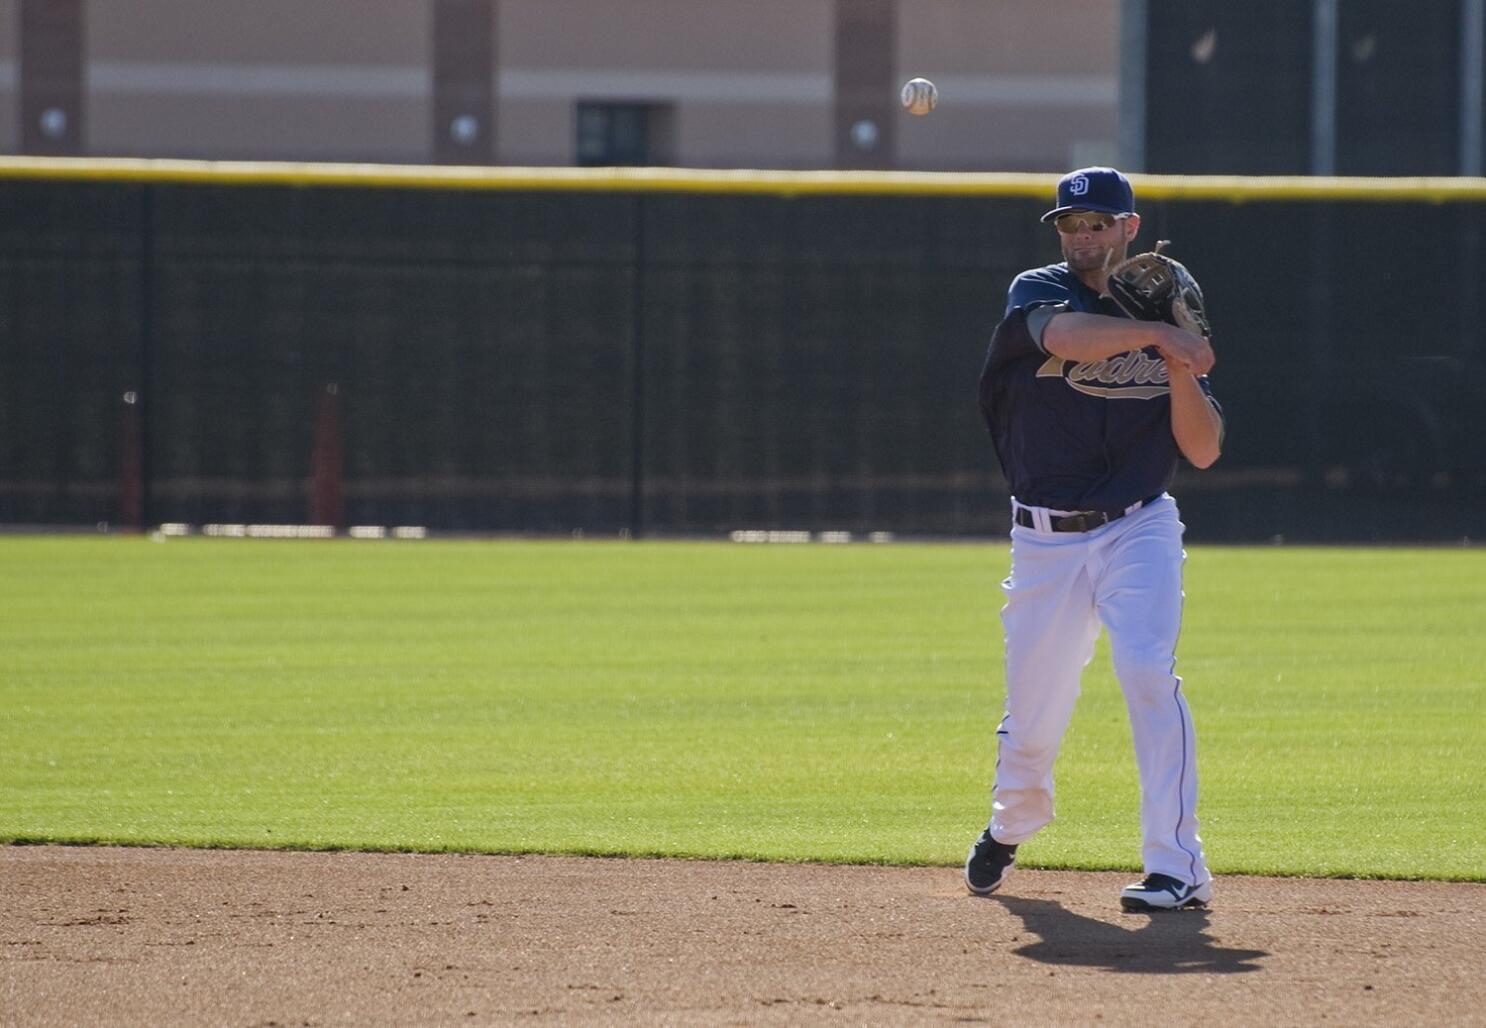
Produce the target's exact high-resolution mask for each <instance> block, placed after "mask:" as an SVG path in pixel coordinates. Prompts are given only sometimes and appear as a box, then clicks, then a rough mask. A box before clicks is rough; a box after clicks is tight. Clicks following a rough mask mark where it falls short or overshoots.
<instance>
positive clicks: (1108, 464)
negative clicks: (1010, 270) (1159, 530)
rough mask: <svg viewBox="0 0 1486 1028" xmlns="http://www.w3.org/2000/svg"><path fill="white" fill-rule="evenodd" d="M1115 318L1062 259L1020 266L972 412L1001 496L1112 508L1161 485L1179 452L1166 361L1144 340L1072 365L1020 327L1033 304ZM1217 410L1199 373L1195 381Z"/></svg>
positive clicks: (1112, 308) (1062, 506)
mask: <svg viewBox="0 0 1486 1028" xmlns="http://www.w3.org/2000/svg"><path fill="white" fill-rule="evenodd" d="M1050 305H1052V306H1060V307H1063V308H1065V309H1067V310H1070V311H1082V312H1084V313H1088V314H1106V315H1110V316H1113V317H1124V316H1125V315H1124V312H1123V311H1121V310H1120V308H1119V307H1118V305H1116V304H1115V302H1114V301H1113V300H1111V299H1109V298H1108V297H1101V296H1099V295H1098V294H1097V293H1095V292H1094V291H1093V290H1092V289H1090V288H1089V287H1088V286H1086V285H1084V284H1083V282H1081V281H1079V279H1078V277H1077V276H1076V275H1074V274H1073V272H1071V271H1069V270H1068V266H1067V265H1066V264H1050V265H1048V266H1047V267H1045V268H1036V269H1034V270H1031V271H1024V272H1022V274H1020V275H1018V276H1017V277H1016V279H1015V281H1013V282H1012V284H1011V290H1010V291H1009V293H1008V294H1007V299H1006V314H1005V316H1004V317H1003V318H1002V320H1001V323H1000V324H999V325H997V326H996V331H995V333H994V334H993V336H992V338H991V345H990V349H989V352H988V353H987V354H986V363H985V369H984V370H983V371H982V372H981V376H980V409H981V413H982V414H983V415H984V416H985V420H986V427H987V428H988V429H989V430H990V433H991V441H992V442H993V443H994V444H995V447H996V456H997V457H998V458H999V459H1000V461H1001V469H1002V471H1004V472H1005V474H1006V480H1007V482H1008V483H1009V485H1010V486H1011V493H1012V495H1013V496H1015V497H1016V498H1017V499H1018V500H1020V501H1021V502H1022V503H1025V504H1029V505H1031V506H1035V507H1052V508H1054V509H1057V510H1121V509H1123V508H1125V507H1128V506H1129V505H1130V504H1132V503H1135V502H1136V501H1137V500H1141V499H1143V498H1145V497H1147V496H1152V495H1155V494H1157V493H1160V492H1163V491H1164V490H1165V489H1167V488H1168V487H1169V486H1170V485H1171V480H1172V477H1173V476H1174V475H1175V474H1176V461H1177V458H1178V457H1180V456H1181V451H1180V450H1179V449H1178V448H1177V445H1176V437H1175V436H1173V435H1172V433H1171V386H1170V384H1169V382H1168V380H1167V374H1166V363H1165V362H1164V361H1163V360H1162V359H1161V355H1160V353H1159V352H1158V351H1157V350H1156V349H1155V348H1154V347H1150V348H1147V349H1145V350H1132V351H1130V352H1128V353H1122V354H1118V355H1116V356H1114V357H1109V358H1107V359H1105V360H1099V361H1088V362H1085V363H1082V364H1074V363H1073V362H1072V361H1067V360H1064V359H1063V358H1061V357H1055V356H1053V355H1052V354H1050V353H1048V352H1047V351H1046V350H1044V349H1043V348H1042V346H1041V344H1040V342H1039V341H1038V340H1037V339H1036V338H1034V336H1033V333H1032V332H1031V331H1029V330H1028V327H1027V314H1028V312H1029V311H1032V310H1034V309H1036V308H1038V307H1044V306H1050ZM1198 383H1199V384H1200V385H1201V387H1202V391H1203V393H1204V394H1206V396H1207V398H1208V402H1209V403H1211V404H1212V405H1213V407H1214V408H1215V409H1218V410H1219V412H1220V413H1221V408H1219V407H1218V403H1217V401H1216V400H1215V399H1214V398H1213V395H1212V389H1211V387H1210V386H1209V385H1208V381H1207V378H1206V377H1205V376H1204V377H1202V378H1200V379H1198Z"/></svg>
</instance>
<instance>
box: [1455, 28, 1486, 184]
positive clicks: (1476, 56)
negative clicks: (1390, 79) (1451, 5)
mask: <svg viewBox="0 0 1486 1028" xmlns="http://www.w3.org/2000/svg"><path fill="white" fill-rule="evenodd" d="M1460 26H1461V33H1460V173H1461V174H1462V175H1469V176H1479V175H1480V174H1482V167H1483V165H1482V154H1481V132H1482V127H1481V124H1482V121H1483V120H1486V111H1483V105H1486V75H1483V73H1482V67H1481V66H1482V62H1483V60H1486V56H1483V53H1482V51H1483V50H1486V0H1462V2H1461V5H1460Z"/></svg>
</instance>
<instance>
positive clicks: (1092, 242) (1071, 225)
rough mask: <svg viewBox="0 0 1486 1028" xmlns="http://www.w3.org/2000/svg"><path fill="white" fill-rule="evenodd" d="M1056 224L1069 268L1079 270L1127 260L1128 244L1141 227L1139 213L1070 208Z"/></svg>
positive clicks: (1082, 270) (1113, 264) (1087, 269)
mask: <svg viewBox="0 0 1486 1028" xmlns="http://www.w3.org/2000/svg"><path fill="white" fill-rule="evenodd" d="M1053 224H1054V225H1055V226H1056V227H1057V229H1058V241H1059V242H1060V243H1061V244H1062V247H1063V259H1064V260H1066V261H1067V262H1068V270H1069V271H1072V272H1074V273H1075V274H1078V273H1079V272H1090V271H1097V270H1099V269H1100V268H1112V267H1114V266H1115V265H1116V264H1118V263H1119V262H1120V261H1122V260H1124V259H1125V251H1126V248H1127V247H1128V245H1129V243H1130V240H1132V239H1134V238H1135V233H1136V231H1138V230H1139V228H1140V215H1138V214H1119V215H1116V214H1103V213H1100V212H1098V211H1069V212H1068V213H1067V214H1064V215H1062V216H1061V217H1059V218H1058V219H1057V220H1056V221H1054V222H1053Z"/></svg>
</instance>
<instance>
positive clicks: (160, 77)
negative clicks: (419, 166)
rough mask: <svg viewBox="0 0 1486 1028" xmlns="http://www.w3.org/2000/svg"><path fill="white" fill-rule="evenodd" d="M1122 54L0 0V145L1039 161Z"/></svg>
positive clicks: (643, 16) (402, 0)
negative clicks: (927, 90) (913, 102)
mask: <svg viewBox="0 0 1486 1028" xmlns="http://www.w3.org/2000/svg"><path fill="white" fill-rule="evenodd" d="M1119 41H1120V3H1119V2H1118V0H255V2H253V3H251V4H247V3H233V2H228V0H0V152H3V153H52V154H78V155H94V156H131V157H188V158H209V159H261V160H312V161H379V162H396V163H426V162H455V163H471V164H504V165H573V164H610V163H645V164H662V165H678V166H687V167H766V168H833V167H869V168H870V167H888V168H910V169H940V170H942V169H965V170H1016V171H1051V170H1057V169H1061V168H1065V167H1067V166H1070V165H1077V164H1086V163H1095V162H1102V161H1113V160H1114V159H1115V155H1116V144H1117V118H1116V114H1117V107H1118V102H1119V96H1118V94H1119V49H1120V46H1119ZM916 75H921V76H924V77H926V78H929V79H932V80H933V81H934V82H935V83H936V84H937V85H938V87H939V91H940V105H939V108H938V110H936V111H935V112H934V113H933V114H932V115H930V116H928V117H922V118H915V117H912V116H911V115H909V114H907V113H906V112H904V111H903V110H902V108H901V107H900V106H899V104H898V101H897V91H898V87H899V86H900V85H901V83H902V82H903V81H905V80H906V79H908V78H910V77H913V76H916Z"/></svg>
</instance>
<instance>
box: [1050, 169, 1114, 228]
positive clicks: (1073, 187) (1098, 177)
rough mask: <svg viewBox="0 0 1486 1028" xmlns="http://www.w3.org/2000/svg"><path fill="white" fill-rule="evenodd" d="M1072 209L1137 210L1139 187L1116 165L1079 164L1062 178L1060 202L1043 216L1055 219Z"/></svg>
mask: <svg viewBox="0 0 1486 1028" xmlns="http://www.w3.org/2000/svg"><path fill="white" fill-rule="evenodd" d="M1069 211H1102V212H1104V213H1105V214H1134V213H1135V190H1133V189H1131V188H1130V180H1129V179H1127V178H1126V177H1125V176H1124V175H1121V174H1120V173H1119V172H1118V171H1116V170H1115V169H1113V168H1079V169H1078V170H1077V171H1070V172H1069V173H1068V174H1066V175H1064V176H1063V177H1062V178H1061V179H1060V180H1059V181H1058V206H1056V207H1054V208H1053V209H1052V210H1050V211H1048V212H1047V213H1046V214H1044V215H1043V216H1042V220H1043V221H1052V220H1053V219H1054V218H1056V217H1057V216H1058V215H1060V214H1067V213H1068V212H1069Z"/></svg>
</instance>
